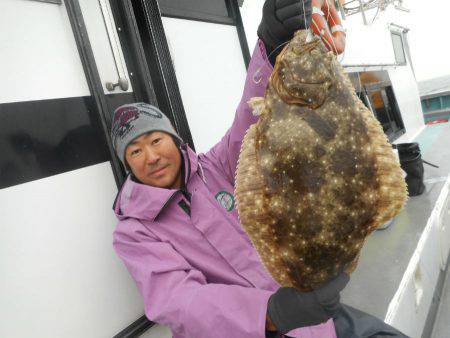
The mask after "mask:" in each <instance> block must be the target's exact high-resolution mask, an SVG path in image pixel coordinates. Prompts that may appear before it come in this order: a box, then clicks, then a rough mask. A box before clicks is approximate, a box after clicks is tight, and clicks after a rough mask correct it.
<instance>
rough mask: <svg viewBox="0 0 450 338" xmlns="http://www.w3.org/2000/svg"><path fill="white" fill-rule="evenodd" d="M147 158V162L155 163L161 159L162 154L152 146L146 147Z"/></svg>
mask: <svg viewBox="0 0 450 338" xmlns="http://www.w3.org/2000/svg"><path fill="white" fill-rule="evenodd" d="M145 159H146V162H147V164H155V163H157V162H158V161H159V159H160V156H159V154H158V153H157V152H155V151H154V150H153V149H152V148H151V147H146V149H145Z"/></svg>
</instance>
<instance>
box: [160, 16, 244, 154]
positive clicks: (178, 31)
mask: <svg viewBox="0 0 450 338" xmlns="http://www.w3.org/2000/svg"><path fill="white" fill-rule="evenodd" d="M163 24H164V29H165V32H166V36H167V38H168V40H169V44H170V49H171V55H172V59H173V61H174V65H175V72H176V75H177V81H178V85H179V87H180V92H181V97H182V99H183V104H184V108H185V110H186V115H187V119H188V122H189V127H190V128H191V132H192V137H193V139H194V144H195V147H196V150H197V151H198V152H204V151H207V150H209V149H210V148H211V146H213V145H214V144H215V143H217V142H218V141H219V140H220V139H221V137H222V136H223V135H224V134H225V132H226V131H227V129H228V128H229V127H230V126H231V123H232V121H233V118H234V115H235V112H236V107H237V105H238V104H239V101H240V99H241V95H242V91H243V88H244V82H245V75H246V70H245V64H244V58H243V56H242V50H241V47H240V44H239V39H238V35H237V31H236V27H234V26H227V25H219V24H212V23H206V22H197V21H190V20H182V19H173V18H163Z"/></svg>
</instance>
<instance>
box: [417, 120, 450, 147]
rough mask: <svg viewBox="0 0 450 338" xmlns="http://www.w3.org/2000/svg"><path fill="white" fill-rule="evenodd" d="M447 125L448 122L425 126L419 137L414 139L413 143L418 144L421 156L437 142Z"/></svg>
mask: <svg viewBox="0 0 450 338" xmlns="http://www.w3.org/2000/svg"><path fill="white" fill-rule="evenodd" d="M447 125H448V122H447V123H438V124H432V125H429V126H426V127H425V129H424V130H423V131H422V132H421V133H420V135H419V136H417V137H416V138H415V140H414V141H415V142H418V143H419V145H420V149H421V151H422V154H425V153H426V152H427V151H428V150H429V149H432V148H433V147H434V146H435V145H436V144H437V142H439V138H440V137H441V136H442V133H443V132H444V130H446V128H447Z"/></svg>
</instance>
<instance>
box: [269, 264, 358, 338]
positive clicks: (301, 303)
mask: <svg viewBox="0 0 450 338" xmlns="http://www.w3.org/2000/svg"><path fill="white" fill-rule="evenodd" d="M349 280H350V277H349V276H348V275H347V273H345V272H342V273H341V274H339V275H338V276H337V277H336V278H334V279H333V280H331V281H329V282H328V283H326V284H324V285H322V286H321V287H320V288H317V289H315V290H313V291H311V292H300V291H298V290H297V289H295V288H290V287H282V288H279V289H278V290H277V292H275V293H274V294H273V295H272V296H270V298H269V302H268V305H267V312H268V314H269V317H270V319H271V320H272V323H273V324H274V325H275V327H276V328H277V330H278V332H280V333H286V332H289V331H291V330H293V329H296V328H299V327H304V326H313V325H318V324H320V323H323V322H326V321H327V320H328V319H329V318H331V317H332V316H333V315H334V313H335V312H336V311H337V310H338V309H339V307H340V303H339V300H340V296H339V292H341V291H342V289H344V287H345V286H346V285H347V283H348V281H349Z"/></svg>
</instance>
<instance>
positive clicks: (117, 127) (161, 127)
mask: <svg viewBox="0 0 450 338" xmlns="http://www.w3.org/2000/svg"><path fill="white" fill-rule="evenodd" d="M152 131H163V132H166V133H168V134H170V135H172V136H174V138H175V139H177V140H179V141H180V142H181V143H183V140H182V139H181V137H180V136H179V135H178V134H177V132H176V131H175V129H174V128H173V127H172V124H171V123H170V120H169V119H168V118H167V116H166V115H164V114H163V113H162V112H161V111H160V110H159V109H158V108H156V107H155V106H152V105H150V104H148V103H143V102H139V103H132V104H125V105H123V106H120V107H118V108H117V109H116V110H115V111H114V119H113V122H112V128H111V140H112V144H113V147H114V150H115V151H116V154H117V156H118V157H119V159H120V160H121V161H122V163H123V164H125V149H126V148H127V146H128V145H129V144H130V142H131V141H133V140H134V139H135V138H137V137H139V136H141V135H143V134H145V133H148V132H152Z"/></svg>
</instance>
